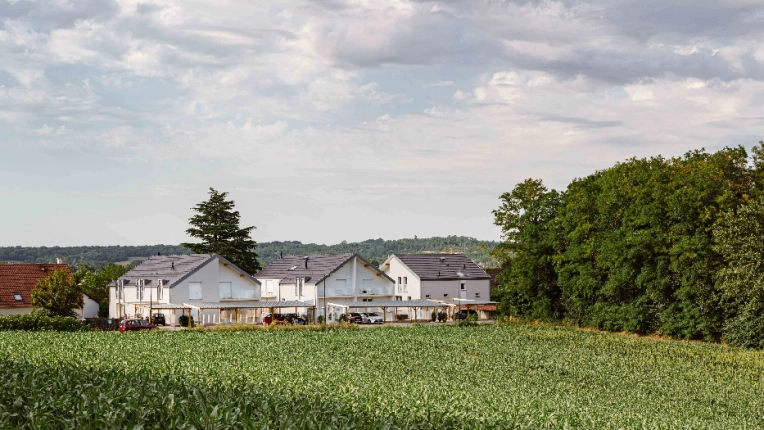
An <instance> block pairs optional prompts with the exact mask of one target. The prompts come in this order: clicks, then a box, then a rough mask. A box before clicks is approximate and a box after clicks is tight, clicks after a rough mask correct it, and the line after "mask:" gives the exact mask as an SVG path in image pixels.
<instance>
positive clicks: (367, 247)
mask: <svg viewBox="0 0 764 430" xmlns="http://www.w3.org/2000/svg"><path fill="white" fill-rule="evenodd" d="M496 244H497V242H494V241H490V240H477V239H475V238H471V237H466V236H447V237H430V238H413V239H397V240H383V239H369V240H365V241H363V242H345V241H343V242H342V243H339V244H335V245H318V244H315V243H301V242H297V241H291V242H262V243H258V244H257V250H258V260H259V261H261V262H262V264H264V265H268V264H270V263H271V262H272V261H274V260H276V259H278V258H279V256H280V255H281V253H284V255H303V254H337V253H343V252H354V253H357V254H359V255H360V256H361V257H364V258H365V259H366V260H367V261H369V262H371V263H373V262H374V261H376V262H377V263H381V262H383V261H385V259H387V257H388V256H389V255H390V254H395V253H398V254H416V253H419V252H451V251H454V252H456V251H460V250H466V252H467V256H468V257H470V258H471V259H472V260H474V261H475V262H477V263H480V264H483V265H485V266H487V267H498V264H499V263H498V260H497V259H496V258H494V257H493V255H492V254H491V251H492V250H493V248H494V247H495V246H496ZM157 253H161V254H162V255H171V254H190V253H191V251H190V250H189V249H188V248H186V247H183V246H173V245H154V246H76V247H65V248H61V247H50V248H48V247H19V246H16V247H0V260H4V261H5V260H7V261H16V262H20V263H49V262H53V261H56V257H61V258H63V259H64V261H66V262H68V263H69V264H71V265H72V266H78V265H80V264H86V265H88V266H92V267H91V268H90V269H89V270H90V271H93V270H95V269H94V268H100V267H103V266H105V265H106V264H107V263H108V262H113V263H118V262H126V261H128V260H130V261H133V262H134V264H135V262H137V261H140V260H142V259H145V258H147V257H149V256H151V255H156V254H157Z"/></svg>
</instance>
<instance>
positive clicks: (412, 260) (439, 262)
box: [393, 254, 491, 281]
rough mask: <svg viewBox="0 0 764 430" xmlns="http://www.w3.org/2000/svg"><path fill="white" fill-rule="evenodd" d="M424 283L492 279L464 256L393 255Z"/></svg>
mask: <svg viewBox="0 0 764 430" xmlns="http://www.w3.org/2000/svg"><path fill="white" fill-rule="evenodd" d="M393 255H394V256H395V257H397V258H398V259H399V260H401V262H403V264H405V265H406V266H407V267H408V268H409V269H410V270H411V271H412V272H414V273H415V274H416V275H417V276H418V277H419V279H420V280H422V281H438V280H450V279H491V277H490V276H488V274H487V273H485V271H484V270H483V269H481V268H480V266H478V265H477V264H475V262H474V261H472V260H470V259H469V258H468V257H467V256H466V255H464V254H393Z"/></svg>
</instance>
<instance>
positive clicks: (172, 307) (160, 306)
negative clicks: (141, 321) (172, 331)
mask: <svg viewBox="0 0 764 430" xmlns="http://www.w3.org/2000/svg"><path fill="white" fill-rule="evenodd" d="M138 309H143V310H146V311H148V315H149V319H151V314H152V313H153V312H154V311H172V316H173V319H177V318H176V315H175V312H176V311H177V310H179V309H180V311H181V313H180V314H181V315H185V313H186V309H188V310H189V311H188V314H189V315H191V308H190V307H188V306H186V305H178V304H175V303H150V304H136V305H135V310H136V311H137V310H138ZM176 322H177V321H170V323H171V324H175V323H176Z"/></svg>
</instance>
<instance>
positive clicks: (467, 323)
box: [456, 314, 478, 327]
mask: <svg viewBox="0 0 764 430" xmlns="http://www.w3.org/2000/svg"><path fill="white" fill-rule="evenodd" d="M477 321H478V316H477V314H467V318H465V319H463V320H461V321H459V322H458V323H457V324H456V325H458V326H459V327H475V326H476V325H478V323H477Z"/></svg>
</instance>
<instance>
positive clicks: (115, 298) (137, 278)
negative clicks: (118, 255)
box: [109, 254, 260, 324]
mask: <svg viewBox="0 0 764 430" xmlns="http://www.w3.org/2000/svg"><path fill="white" fill-rule="evenodd" d="M259 300H260V282H259V281H258V280H257V279H255V278H253V277H252V276H250V275H248V274H247V273H246V272H244V271H243V270H241V269H240V268H238V267H237V266H236V265H234V264H233V263H231V262H230V261H228V260H226V259H225V258H223V257H222V256H219V255H217V254H191V255H167V256H153V257H149V258H148V259H146V260H144V261H143V262H142V263H141V264H139V265H138V266H136V267H135V268H133V269H132V270H130V271H129V272H127V273H126V274H124V275H123V276H121V277H120V278H119V279H117V280H116V281H115V282H113V283H112V284H110V285H109V317H110V318H132V317H146V316H148V312H149V311H151V312H153V313H162V314H164V315H165V320H166V321H167V323H168V324H175V323H177V320H178V317H179V316H180V315H181V314H183V313H189V314H190V308H191V306H192V305H194V304H195V303H199V304H201V303H204V304H205V305H210V304H212V303H231V302H251V301H259ZM220 307H221V308H222V307H223V306H222V305H221V306H220ZM250 313H251V314H252V315H250ZM194 317H195V318H196V319H197V320H201V321H209V322H220V321H223V320H230V317H229V316H227V315H225V314H224V312H223V311H221V310H219V309H208V310H204V311H200V312H199V313H198V314H194ZM237 317H241V318H242V319H245V320H251V318H253V317H254V310H249V311H247V310H242V311H241V315H239V312H238V311H237ZM201 321H200V322H201Z"/></svg>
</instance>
